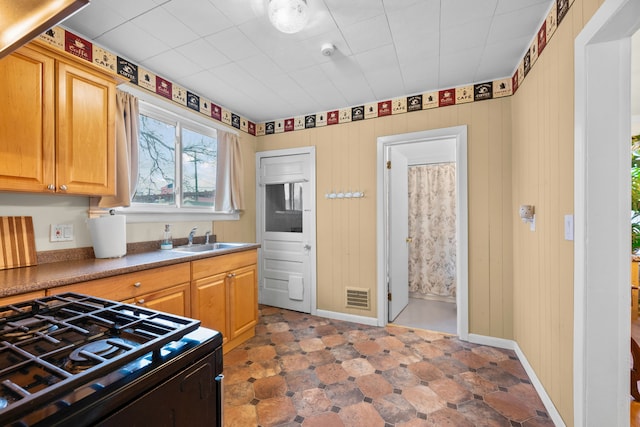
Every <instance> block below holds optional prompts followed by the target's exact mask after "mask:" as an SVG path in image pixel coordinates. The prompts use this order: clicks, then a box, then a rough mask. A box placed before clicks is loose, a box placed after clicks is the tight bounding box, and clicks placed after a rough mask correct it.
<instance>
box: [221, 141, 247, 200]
mask: <svg viewBox="0 0 640 427" xmlns="http://www.w3.org/2000/svg"><path fill="white" fill-rule="evenodd" d="M242 177H243V168H242V153H241V150H240V140H239V138H238V135H236V134H234V133H230V132H224V131H220V130H219V131H218V167H217V172H216V200H215V210H216V211H217V212H236V211H240V210H243V209H244V194H243V189H244V187H243V179H242Z"/></svg>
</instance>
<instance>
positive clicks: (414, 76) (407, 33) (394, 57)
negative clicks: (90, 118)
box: [62, 0, 555, 123]
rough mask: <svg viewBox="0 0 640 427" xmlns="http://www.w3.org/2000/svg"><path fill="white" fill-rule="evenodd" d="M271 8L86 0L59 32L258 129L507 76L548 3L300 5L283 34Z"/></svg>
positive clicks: (454, 0) (326, 0)
mask: <svg viewBox="0 0 640 427" xmlns="http://www.w3.org/2000/svg"><path fill="white" fill-rule="evenodd" d="M267 1H268V0H232V1H230V0H136V1H131V0H91V3H90V4H89V6H87V7H86V8H85V9H83V10H81V11H80V12H79V13H77V14H76V15H74V16H72V17H71V18H69V19H67V20H66V21H64V22H63V23H62V25H63V26H64V27H66V28H68V29H69V30H71V31H72V32H74V33H76V34H77V35H80V36H84V37H86V38H88V39H89V40H91V41H93V42H94V43H96V44H98V45H100V46H102V47H105V48H107V49H108V50H110V51H112V52H113V53H115V54H118V55H120V56H122V57H123V58H126V59H128V60H130V61H132V62H134V63H136V64H138V65H140V66H142V67H143V68H146V69H148V70H150V71H152V72H154V73H156V74H158V75H159V76H161V77H163V78H166V79H168V80H170V81H172V82H174V83H176V84H178V85H180V86H183V87H185V88H187V89H188V90H191V91H193V92H195V93H197V94H198V95H201V96H204V97H205V98H208V99H210V100H211V101H213V102H214V103H216V104H219V105H221V106H223V107H224V108H227V109H229V110H231V111H233V112H235V113H237V114H239V115H242V116H244V117H246V118H248V119H249V120H252V121H255V122H257V123H260V122H264V121H267V120H273V119H280V118H288V117H294V116H301V115H304V114H311V113H317V112H322V111H327V110H333V109H338V108H344V107H348V106H354V105H361V104H364V103H368V102H373V101H381V100H387V99H390V98H394V97H399V96H404V95H411V94H416V93H422V92H427V91H433V90H437V89H447V88H452V87H456V86H462V85H467V84H473V83H481V82H486V81H491V80H497V79H501V78H504V77H510V76H512V75H513V72H514V70H515V69H516V67H517V65H518V64H519V63H520V60H521V59H522V57H523V56H524V53H525V51H526V50H527V49H528V47H529V45H530V44H531V42H532V40H533V39H534V36H535V34H536V33H537V31H538V29H539V28H540V26H541V23H542V22H543V20H544V19H545V17H546V15H547V12H548V11H549V9H550V7H551V5H552V3H553V4H554V5H555V1H554V0H307V1H308V4H309V7H310V12H311V19H310V22H309V24H308V25H307V27H306V28H305V29H304V30H303V31H301V32H300V33H297V34H292V35H288V34H283V33H280V32H278V31H277V30H275V29H274V28H273V27H272V26H271V25H270V23H269V21H268V18H267V16H266V14H265V9H266V4H267ZM323 43H332V44H334V45H335V46H336V52H335V53H334V54H333V55H332V56H330V57H326V56H323V55H322V54H321V53H320V47H321V45H322V44H323ZM543 55H544V53H543Z"/></svg>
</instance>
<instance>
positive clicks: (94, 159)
mask: <svg viewBox="0 0 640 427" xmlns="http://www.w3.org/2000/svg"><path fill="white" fill-rule="evenodd" d="M0 80H1V81H2V82H3V90H2V91H0V105H2V114H0V152H2V155H3V161H2V162H0V190H5V191H21V192H22V191H24V192H59V193H65V194H80V195H112V194H114V193H115V91H116V81H115V78H114V77H113V76H110V75H109V74H107V73H103V72H102V71H100V70H99V69H98V68H96V67H94V66H92V65H91V64H88V63H85V62H83V61H82V60H80V59H76V58H75V57H73V56H72V55H69V54H66V53H64V52H59V51H55V50H52V49H51V48H48V47H47V46H46V45H43V44H40V43H35V42H34V43H31V44H30V45H28V46H25V47H22V48H20V49H19V50H17V51H16V52H14V53H12V54H11V55H9V56H7V57H5V58H3V59H1V60H0Z"/></svg>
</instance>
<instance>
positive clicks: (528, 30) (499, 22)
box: [487, 3, 547, 47]
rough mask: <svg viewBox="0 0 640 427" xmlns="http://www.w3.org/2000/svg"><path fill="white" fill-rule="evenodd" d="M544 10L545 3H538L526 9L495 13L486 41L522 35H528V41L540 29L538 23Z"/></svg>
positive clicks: (498, 40) (490, 42)
mask: <svg viewBox="0 0 640 427" xmlns="http://www.w3.org/2000/svg"><path fill="white" fill-rule="evenodd" d="M532 9H535V10H532ZM546 10H547V5H545V4H544V3H540V4H538V5H534V6H530V7H528V8H526V9H520V10H516V11H513V12H508V13H504V14H501V15H496V16H495V17H494V18H493V22H492V24H491V29H490V30H489V37H488V38H487V43H488V44H493V43H497V42H500V41H505V40H509V39H514V38H520V37H522V36H528V38H529V42H530V41H531V40H533V38H534V37H535V35H536V34H537V32H538V30H539V29H540V27H539V25H540V23H541V22H542V19H543V17H546V14H545V11H546ZM543 14H544V15H543ZM528 44H529V43H526V44H525V45H528ZM523 47H524V46H523Z"/></svg>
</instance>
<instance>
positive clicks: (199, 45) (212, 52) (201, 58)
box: [175, 39, 231, 69]
mask: <svg viewBox="0 0 640 427" xmlns="http://www.w3.org/2000/svg"><path fill="white" fill-rule="evenodd" d="M175 50H176V51H178V52H180V53H181V54H182V55H184V56H185V57H187V58H189V59H190V60H191V61H193V62H194V63H195V64H198V65H200V66H201V67H202V68H204V69H209V68H214V67H218V66H220V65H223V64H227V63H229V62H231V60H230V59H229V58H227V57H226V55H225V54H223V53H222V52H220V51H219V50H218V49H216V48H215V47H213V46H211V44H209V43H207V42H206V41H205V40H204V39H196V40H194V41H192V42H190V43H187V44H183V45H182V46H178V47H177V48H176V49H175Z"/></svg>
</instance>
